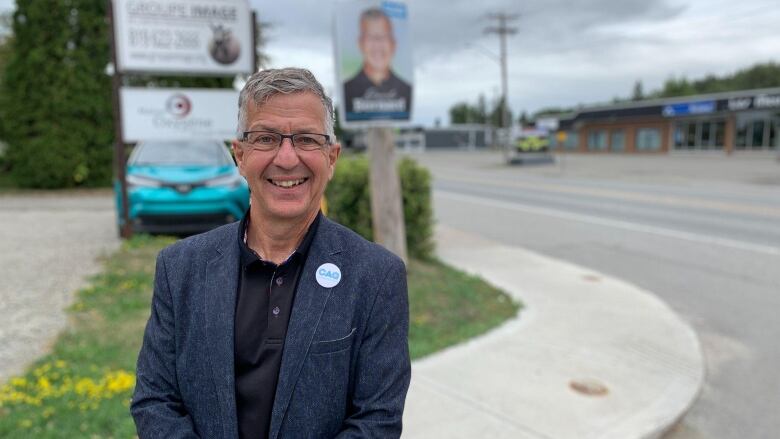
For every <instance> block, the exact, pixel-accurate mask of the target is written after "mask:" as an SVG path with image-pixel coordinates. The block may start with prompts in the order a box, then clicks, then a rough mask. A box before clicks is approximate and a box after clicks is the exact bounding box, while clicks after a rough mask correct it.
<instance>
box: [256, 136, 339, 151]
mask: <svg viewBox="0 0 780 439" xmlns="http://www.w3.org/2000/svg"><path fill="white" fill-rule="evenodd" d="M284 139H290V141H291V142H292V145H293V148H295V149H299V150H301V151H317V150H321V149H322V148H324V147H325V146H326V145H330V136H328V135H327V134H316V133H295V134H281V133H275V132H273V131H244V137H243V139H241V141H242V142H245V143H246V144H248V145H249V146H251V147H252V148H253V149H256V150H258V151H264V152H270V151H275V150H277V149H279V148H281V146H282V142H283V141H284Z"/></svg>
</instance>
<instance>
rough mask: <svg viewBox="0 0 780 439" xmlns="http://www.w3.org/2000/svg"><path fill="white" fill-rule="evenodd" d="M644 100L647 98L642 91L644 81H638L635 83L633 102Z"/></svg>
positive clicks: (632, 95)
mask: <svg viewBox="0 0 780 439" xmlns="http://www.w3.org/2000/svg"><path fill="white" fill-rule="evenodd" d="M644 98H645V93H644V91H643V90H642V81H640V80H638V79H637V80H636V82H635V83H634V91H633V93H632V94H631V100H633V101H641V100H642V99H644Z"/></svg>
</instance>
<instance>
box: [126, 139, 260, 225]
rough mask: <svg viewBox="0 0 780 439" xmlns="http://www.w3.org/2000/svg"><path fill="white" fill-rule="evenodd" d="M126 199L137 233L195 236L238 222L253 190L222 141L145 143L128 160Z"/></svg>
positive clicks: (140, 144)
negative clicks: (192, 234) (194, 234)
mask: <svg viewBox="0 0 780 439" xmlns="http://www.w3.org/2000/svg"><path fill="white" fill-rule="evenodd" d="M114 192H115V194H116V201H117V202H116V205H117V210H118V215H117V217H118V218H119V226H120V229H121V227H122V225H123V221H122V214H121V209H120V207H121V202H122V201H121V200H122V196H121V188H120V186H119V183H118V182H117V183H116V184H115V185H114ZM127 198H128V207H129V220H130V224H131V226H132V229H133V231H134V232H146V233H171V234H191V233H199V232H204V231H206V230H209V229H212V228H214V227H217V226H220V225H222V224H227V223H230V222H233V221H236V220H237V219H240V218H241V217H242V216H243V215H244V213H245V212H246V211H247V209H248V208H249V186H248V185H247V183H246V180H245V179H244V177H242V176H241V174H239V172H238V168H236V165H235V162H234V161H233V157H232V156H231V154H230V152H229V150H228V148H227V147H226V146H225V144H224V143H223V142H221V141H216V140H214V141H186V142H178V141H146V142H141V143H139V144H138V145H137V146H136V147H135V149H134V150H133V152H132V154H130V158H129V159H128V162H127Z"/></svg>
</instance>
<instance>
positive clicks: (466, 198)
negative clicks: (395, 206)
mask: <svg viewBox="0 0 780 439" xmlns="http://www.w3.org/2000/svg"><path fill="white" fill-rule="evenodd" d="M435 194H436V195H437V196H442V197H444V198H448V199H451V200H455V201H462V202H467V203H475V204H483V205H487V206H492V207H498V208H501V209H508V210H514V211H517V212H523V213H531V214H536V215H546V216H552V217H556V218H560V219H565V220H572V221H580V222H584V223H590V224H596V225H600V226H607V227H615V228H618V229H623V230H629V231H632V232H643V233H650V234H653V235H658V236H664V237H668V238H677V239H683V240H686V241H691V242H696V243H700V244H714V245H719V246H722V247H728V248H731V249H737V250H744V251H751V252H756V253H763V254H768V255H772V256H780V248H778V247H772V246H768V245H761V244H752V243H748V242H744V241H737V240H734V239H728V238H719V237H716V236H709V235H701V234H698V233H691V232H683V231H680V230H674V229H667V228H665V227H655V226H648V225H645V224H639V223H632V222H629V221H622V220H614V219H609V218H603V217H598V216H593V215H584V214H580V213H572V212H567V211H565V210H558V209H550V208H546V207H536V206H529V205H524V204H520V203H513V202H509V201H500V200H492V199H485V198H482V197H476V196H471V195H462V194H459V193H455V192H450V191H447V190H442V189H436V190H435Z"/></svg>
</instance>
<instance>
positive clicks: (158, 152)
mask: <svg viewBox="0 0 780 439" xmlns="http://www.w3.org/2000/svg"><path fill="white" fill-rule="evenodd" d="M137 148H138V151H137V154H135V157H134V158H133V160H131V163H132V164H134V165H137V166H143V165H210V166H224V165H229V164H232V161H231V160H230V156H229V155H228V154H227V153H226V151H225V145H224V144H222V143H221V142H215V141H209V142H197V141H195V142H145V143H143V144H140V145H138V146H137Z"/></svg>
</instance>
